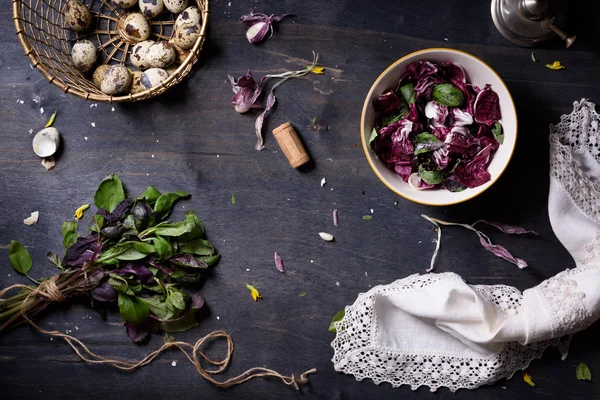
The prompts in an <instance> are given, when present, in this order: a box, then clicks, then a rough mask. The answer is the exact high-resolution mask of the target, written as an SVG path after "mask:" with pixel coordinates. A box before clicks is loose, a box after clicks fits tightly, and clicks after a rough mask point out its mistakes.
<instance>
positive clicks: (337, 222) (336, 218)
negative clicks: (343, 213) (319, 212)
mask: <svg viewBox="0 0 600 400" xmlns="http://www.w3.org/2000/svg"><path fill="white" fill-rule="evenodd" d="M333 225H335V226H337V227H339V226H340V219H339V216H338V210H337V208H336V209H335V210H333Z"/></svg>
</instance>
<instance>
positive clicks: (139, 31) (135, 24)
mask: <svg viewBox="0 0 600 400" xmlns="http://www.w3.org/2000/svg"><path fill="white" fill-rule="evenodd" d="M123 31H124V33H125V35H126V36H127V38H128V39H131V40H132V41H134V42H143V41H144V40H146V39H148V38H149V37H150V31H151V29H150V24H149V23H148V20H147V19H146V17H144V14H142V13H131V14H129V15H128V16H126V17H125V19H124V20H123Z"/></svg>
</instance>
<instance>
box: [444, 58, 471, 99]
mask: <svg viewBox="0 0 600 400" xmlns="http://www.w3.org/2000/svg"><path fill="white" fill-rule="evenodd" d="M442 69H443V70H444V75H445V76H446V79H447V80H448V81H450V83H452V84H453V85H454V86H456V87H457V88H459V89H460V90H461V91H462V92H463V93H464V92H466V90H467V75H466V74H465V70H464V69H463V67H461V66H460V65H458V64H454V63H453V62H450V61H446V62H443V63H442Z"/></svg>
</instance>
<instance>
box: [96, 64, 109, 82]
mask: <svg viewBox="0 0 600 400" xmlns="http://www.w3.org/2000/svg"><path fill="white" fill-rule="evenodd" d="M109 68H110V65H106V64H103V65H101V66H99V67H98V68H96V69H95V70H94V75H92V80H93V81H94V85H96V86H97V87H100V86H101V85H102V79H103V78H104V74H105V73H106V71H108V69H109Z"/></svg>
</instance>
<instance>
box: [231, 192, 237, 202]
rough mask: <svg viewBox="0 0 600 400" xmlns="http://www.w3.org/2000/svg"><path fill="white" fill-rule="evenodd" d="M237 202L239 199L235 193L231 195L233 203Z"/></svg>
mask: <svg viewBox="0 0 600 400" xmlns="http://www.w3.org/2000/svg"><path fill="white" fill-rule="evenodd" d="M235 203H237V199H236V198H235V193H234V194H232V195H231V204H235Z"/></svg>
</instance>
